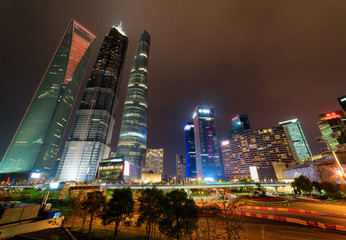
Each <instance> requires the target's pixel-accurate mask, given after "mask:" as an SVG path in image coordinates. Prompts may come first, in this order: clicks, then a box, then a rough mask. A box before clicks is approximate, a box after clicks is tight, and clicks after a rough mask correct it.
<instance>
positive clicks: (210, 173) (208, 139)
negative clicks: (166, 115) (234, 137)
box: [192, 106, 223, 179]
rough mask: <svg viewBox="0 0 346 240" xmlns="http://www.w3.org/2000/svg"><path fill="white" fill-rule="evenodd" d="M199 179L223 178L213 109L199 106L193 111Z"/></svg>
mask: <svg viewBox="0 0 346 240" xmlns="http://www.w3.org/2000/svg"><path fill="white" fill-rule="evenodd" d="M192 118H193V125H194V132H195V147H196V172H197V177H201V178H203V179H207V178H209V179H210V178H212V179H221V178H223V165H222V161H221V158H220V153H219V146H218V140H217V136H216V126H215V119H214V108H213V107H200V106H197V107H196V109H195V110H194V111H193V116H192Z"/></svg>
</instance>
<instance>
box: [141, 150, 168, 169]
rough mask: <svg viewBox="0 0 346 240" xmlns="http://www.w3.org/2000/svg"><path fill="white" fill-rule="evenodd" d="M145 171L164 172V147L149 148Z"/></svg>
mask: <svg viewBox="0 0 346 240" xmlns="http://www.w3.org/2000/svg"><path fill="white" fill-rule="evenodd" d="M142 170H143V171H145V172H150V173H156V174H163V149H147V155H146V157H145V164H144V166H143V169H142Z"/></svg>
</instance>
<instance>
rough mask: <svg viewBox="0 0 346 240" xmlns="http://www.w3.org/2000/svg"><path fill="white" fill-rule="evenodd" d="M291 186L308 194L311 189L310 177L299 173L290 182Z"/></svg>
mask: <svg viewBox="0 0 346 240" xmlns="http://www.w3.org/2000/svg"><path fill="white" fill-rule="evenodd" d="M292 187H293V188H294V189H296V190H297V191H299V192H300V191H304V192H306V193H308V194H310V193H311V192H312V189H313V186H312V182H311V181H310V179H309V178H307V177H305V176H303V175H300V176H299V177H297V178H295V179H294V182H292Z"/></svg>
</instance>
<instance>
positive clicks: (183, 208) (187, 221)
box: [159, 190, 199, 239]
mask: <svg viewBox="0 0 346 240" xmlns="http://www.w3.org/2000/svg"><path fill="white" fill-rule="evenodd" d="M163 206H164V209H163V210H164V211H163V216H162V218H161V220H160V221H159V228H160V231H161V233H163V234H166V235H167V236H168V237H169V238H175V239H181V238H182V237H184V236H191V235H192V233H193V231H194V230H195V229H197V222H198V217H199V211H198V207H197V205H196V204H195V202H194V201H193V199H191V198H188V197H187V194H186V192H185V191H184V190H173V191H172V192H170V193H167V194H166V197H165V199H164V205H163Z"/></svg>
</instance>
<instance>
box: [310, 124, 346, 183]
mask: <svg viewBox="0 0 346 240" xmlns="http://www.w3.org/2000/svg"><path fill="white" fill-rule="evenodd" d="M340 135H341V132H340V131H337V132H333V133H331V134H330V137H331V139H326V138H325V137H324V136H321V137H318V138H316V141H317V143H322V142H325V143H326V144H327V147H328V149H329V151H331V152H332V154H333V157H334V159H335V162H336V166H337V168H338V169H339V171H338V172H339V174H340V176H341V177H342V178H343V179H344V181H345V182H346V173H345V171H344V169H343V167H342V166H341V163H340V161H339V158H338V157H337V156H336V154H335V151H334V150H333V149H332V147H331V146H330V143H329V141H330V140H332V139H336V138H338V137H340Z"/></svg>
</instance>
